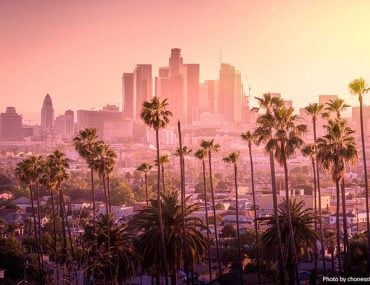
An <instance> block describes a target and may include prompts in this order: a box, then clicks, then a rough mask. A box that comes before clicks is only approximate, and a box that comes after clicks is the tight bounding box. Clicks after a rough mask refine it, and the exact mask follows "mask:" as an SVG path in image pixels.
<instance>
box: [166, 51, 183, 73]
mask: <svg viewBox="0 0 370 285" xmlns="http://www.w3.org/2000/svg"><path fill="white" fill-rule="evenodd" d="M182 63H183V59H182V57H181V49H179V48H173V49H171V57H170V58H169V60H168V67H169V76H177V75H179V74H180V68H181V66H182Z"/></svg>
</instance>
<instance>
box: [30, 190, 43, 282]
mask: <svg viewBox="0 0 370 285" xmlns="http://www.w3.org/2000/svg"><path fill="white" fill-rule="evenodd" d="M29 188H30V198H31V210H32V220H33V229H34V231H35V241H36V252H37V265H38V267H39V283H40V284H42V279H43V278H42V275H43V274H42V271H41V262H42V261H41V256H40V247H39V245H40V244H39V238H38V234H37V223H36V214H35V205H34V203H33V191H32V185H31V184H30V185H29Z"/></svg>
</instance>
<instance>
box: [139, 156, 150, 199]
mask: <svg viewBox="0 0 370 285" xmlns="http://www.w3.org/2000/svg"><path fill="white" fill-rule="evenodd" d="M152 167H153V165H151V164H150V163H147V162H144V163H142V164H140V165H139V166H138V168H136V170H138V171H140V172H142V173H144V181H145V200H146V205H147V206H148V205H149V196H148V174H149V173H150V170H151V169H152Z"/></svg>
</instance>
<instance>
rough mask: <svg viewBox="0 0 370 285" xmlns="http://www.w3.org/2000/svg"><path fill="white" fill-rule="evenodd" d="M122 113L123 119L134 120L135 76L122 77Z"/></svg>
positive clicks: (125, 75) (128, 74) (131, 74)
mask: <svg viewBox="0 0 370 285" xmlns="http://www.w3.org/2000/svg"><path fill="white" fill-rule="evenodd" d="M122 113H123V118H130V119H133V118H134V74H133V73H124V74H123V76H122Z"/></svg>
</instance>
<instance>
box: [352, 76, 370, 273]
mask: <svg viewBox="0 0 370 285" xmlns="http://www.w3.org/2000/svg"><path fill="white" fill-rule="evenodd" d="M348 87H349V90H350V92H351V93H352V94H354V95H357V96H358V101H359V102H360V125H361V147H362V162H363V164H364V174H365V199H366V203H365V205H366V229H367V250H368V251H367V266H368V267H367V268H368V271H370V218H369V185H368V180H367V164H366V151H365V150H366V146H365V134H364V117H363V96H364V95H365V94H366V93H367V92H369V87H368V85H367V83H366V81H365V80H364V79H363V78H358V79H355V80H353V81H352V82H350V83H349V86H348Z"/></svg>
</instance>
